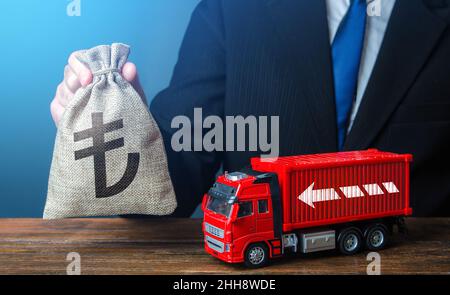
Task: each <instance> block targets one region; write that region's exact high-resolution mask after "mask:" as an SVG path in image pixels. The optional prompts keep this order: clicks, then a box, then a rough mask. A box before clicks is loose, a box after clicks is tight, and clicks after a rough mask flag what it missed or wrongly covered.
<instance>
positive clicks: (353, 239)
mask: <svg viewBox="0 0 450 295" xmlns="http://www.w3.org/2000/svg"><path fill="white" fill-rule="evenodd" d="M358 245H359V240H358V236H356V234H353V233H352V234H348V235H347V238H346V239H345V241H344V249H345V250H346V251H347V252H353V251H355V249H356V248H358Z"/></svg>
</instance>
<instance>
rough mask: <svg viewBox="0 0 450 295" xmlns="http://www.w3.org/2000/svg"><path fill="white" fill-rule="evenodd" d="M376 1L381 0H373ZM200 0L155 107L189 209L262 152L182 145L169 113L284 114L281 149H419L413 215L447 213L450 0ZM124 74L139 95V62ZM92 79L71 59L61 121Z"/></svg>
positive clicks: (61, 92) (182, 204)
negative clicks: (223, 173) (375, 10)
mask: <svg viewBox="0 0 450 295" xmlns="http://www.w3.org/2000/svg"><path fill="white" fill-rule="evenodd" d="M375 1H377V0H375ZM368 2H370V1H366V0H352V1H350V0H204V1H201V2H200V3H199V5H198V6H197V8H196V9H195V11H194V12H193V15H192V18H191V21H190V24H189V26H188V29H187V32H186V34H185V37H184V41H183V43H182V46H181V49H180V54H179V60H178V63H177V65H176V67H175V70H174V73H173V77H172V79H171V82H170V85H169V86H168V88H167V89H165V90H163V91H162V92H161V93H160V94H158V95H157V96H156V97H155V98H154V99H153V101H152V103H151V107H150V108H151V111H152V113H153V115H154V116H155V118H156V120H157V122H158V124H159V126H160V129H161V132H162V134H163V137H164V140H165V144H166V149H167V153H168V159H169V169H170V173H171V176H172V180H173V183H174V186H175V191H176V193H177V198H178V203H179V208H178V209H177V211H176V212H175V215H176V216H189V215H190V214H191V213H192V212H193V211H194V209H195V208H196V206H197V205H198V203H199V202H200V200H201V197H202V195H203V193H204V192H206V191H207V190H208V188H209V187H210V186H211V184H212V183H213V181H214V177H215V173H216V172H217V171H218V170H219V169H220V167H222V168H223V169H224V170H227V171H233V170H238V169H240V168H241V167H243V166H246V165H248V163H249V158H250V157H252V156H256V155H258V154H259V153H258V152H230V151H224V152H174V151H173V150H172V148H171V144H170V143H171V137H172V134H173V133H174V132H176V130H175V129H172V128H171V121H172V118H173V117H175V116H177V115H185V116H188V117H190V118H191V119H192V117H193V113H194V111H193V109H194V108H202V110H203V115H204V116H207V115H217V116H220V117H222V118H224V117H225V116H237V115H242V116H244V117H246V116H249V115H253V116H279V118H280V134H279V140H280V155H281V156H284V155H299V154H310V153H322V152H334V151H340V150H341V151H346V150H360V149H367V148H372V147H374V148H379V149H381V150H386V151H392V152H399V153H412V154H413V155H414V163H413V164H412V170H411V182H412V183H411V198H412V204H411V205H412V207H413V209H414V214H415V215H416V216H433V215H446V216H447V215H449V212H450V26H449V23H450V0H382V1H379V0H378V2H379V4H380V5H381V9H380V11H379V12H380V13H379V14H377V15H373V16H372V15H369V14H368V13H367V5H371V4H373V3H369V4H368ZM122 74H123V76H124V77H125V78H126V79H127V80H129V81H130V82H131V83H132V84H133V85H134V87H135V88H136V89H137V90H138V91H139V92H141V93H142V89H141V88H140V86H139V80H138V78H137V70H136V67H135V65H134V64H132V63H128V64H126V65H125V66H124V67H123V70H122ZM91 81H92V74H91V73H90V71H89V69H88V68H86V66H84V65H83V64H80V63H79V62H78V61H77V60H76V59H75V58H74V57H73V56H71V57H70V58H69V63H68V65H67V66H66V70H65V78H64V81H63V82H62V83H61V84H60V85H59V86H58V90H57V93H56V96H55V98H54V100H53V102H52V104H51V112H52V115H53V118H54V120H55V122H58V120H59V118H60V116H61V115H62V114H63V112H64V107H65V105H66V104H67V102H68V101H70V99H71V97H72V96H73V94H74V93H75V91H76V90H77V89H78V88H80V87H84V86H86V85H87V84H89V83H90V82H91Z"/></svg>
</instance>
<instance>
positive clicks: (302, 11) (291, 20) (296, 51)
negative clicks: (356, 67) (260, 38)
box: [266, 0, 337, 151]
mask: <svg viewBox="0 0 450 295" xmlns="http://www.w3.org/2000/svg"><path fill="white" fill-rule="evenodd" d="M266 4H267V11H268V13H269V14H270V15H271V19H272V21H273V25H274V26H275V29H276V31H277V32H278V33H279V34H278V35H279V37H280V40H281V44H277V46H280V47H281V48H283V50H285V52H286V54H287V55H288V56H289V59H288V60H290V61H291V64H292V66H293V67H294V73H295V75H297V77H296V78H297V81H298V87H299V89H300V93H301V97H300V98H299V99H304V100H306V106H307V109H308V111H309V115H310V116H311V119H312V122H313V125H314V126H311V128H314V129H315V131H314V134H315V136H316V139H317V143H318V146H317V149H318V151H333V150H336V148H337V132H336V109H335V102H334V86H333V85H334V84H333V74H332V66H331V53H330V52H331V51H330V41H329V32H328V21H327V9H326V4H325V1H324V0H313V1H310V0H266ZM294 105H295V103H294ZM300 123H301V122H300Z"/></svg>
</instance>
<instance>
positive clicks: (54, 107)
mask: <svg viewBox="0 0 450 295" xmlns="http://www.w3.org/2000/svg"><path fill="white" fill-rule="evenodd" d="M50 113H51V114H52V119H53V121H54V122H55V124H56V126H58V124H59V121H60V120H61V117H62V115H63V114H64V107H63V106H61V105H60V104H59V103H58V101H57V100H56V99H54V100H53V101H52V102H51V103H50Z"/></svg>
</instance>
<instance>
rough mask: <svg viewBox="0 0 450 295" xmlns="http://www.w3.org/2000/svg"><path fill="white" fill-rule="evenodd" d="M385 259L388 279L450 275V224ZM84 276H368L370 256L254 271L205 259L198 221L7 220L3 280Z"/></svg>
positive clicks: (428, 223) (423, 223) (415, 225)
mask: <svg viewBox="0 0 450 295" xmlns="http://www.w3.org/2000/svg"><path fill="white" fill-rule="evenodd" d="M407 224H408V228H409V234H408V235H407V236H402V235H396V236H395V237H394V239H393V241H392V244H391V246H390V247H389V248H388V249H386V250H383V251H381V252H380V254H381V259H382V261H381V271H382V274H450V219H443V218H441V219H436V218H434V219H431V218H430V219H415V218H410V219H408V221H407ZM69 252H78V253H80V255H81V272H82V274H365V273H366V268H367V264H368V262H367V261H366V254H367V252H363V253H361V254H358V255H356V256H350V257H346V256H342V255H340V254H338V253H336V252H335V251H329V252H326V253H316V254H309V255H299V256H295V257H286V258H282V259H278V260H276V261H274V262H273V263H272V264H271V265H270V266H269V267H266V268H263V269H259V270H249V269H246V268H245V267H243V266H241V265H228V264H225V263H222V262H220V261H218V260H216V259H215V258H213V257H211V256H209V255H207V254H205V252H204V250H203V242H202V236H201V221H200V220H194V219H150V220H147V219H146V220H143V219H122V218H111V219H69V220H59V221H45V220H41V219H0V274H66V267H67V265H68V263H69V262H68V261H66V255H67V254H68V253H69Z"/></svg>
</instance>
